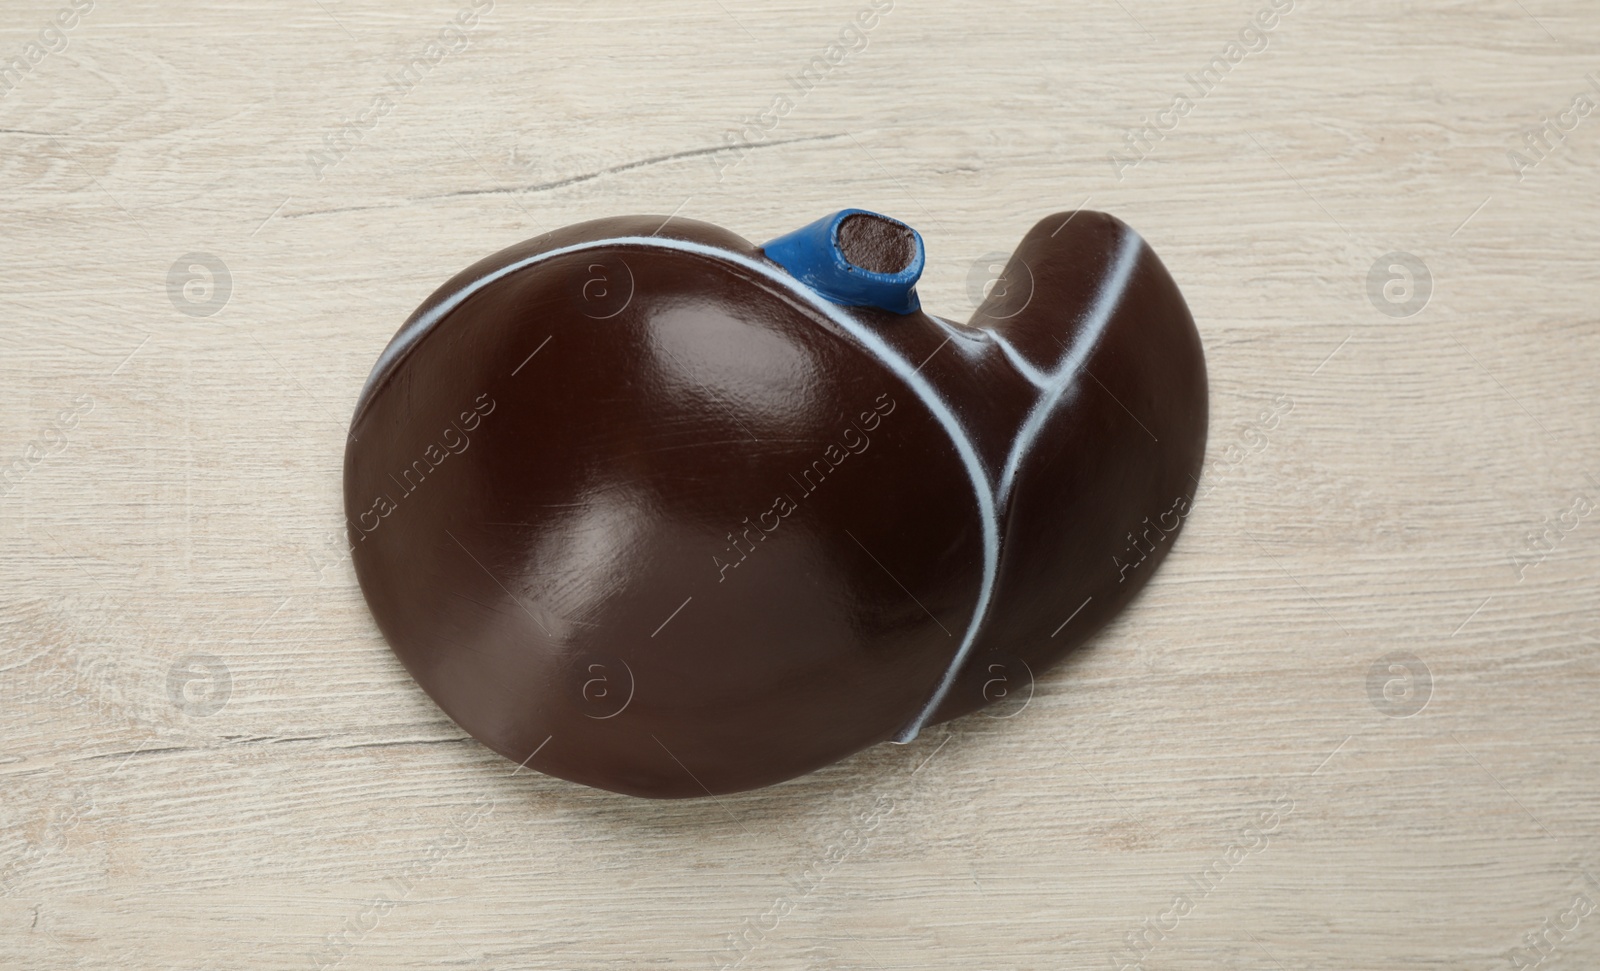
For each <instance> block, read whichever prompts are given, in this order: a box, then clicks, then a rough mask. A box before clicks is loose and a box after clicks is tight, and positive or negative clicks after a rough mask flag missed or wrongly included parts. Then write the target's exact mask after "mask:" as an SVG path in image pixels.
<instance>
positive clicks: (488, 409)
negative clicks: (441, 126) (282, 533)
mask: <svg viewBox="0 0 1600 971" xmlns="http://www.w3.org/2000/svg"><path fill="white" fill-rule="evenodd" d="M923 261H924V251H923V242H922V239H921V237H920V236H919V235H918V234H917V233H916V232H915V231H913V230H912V229H911V228H910V227H908V226H906V225H904V224H903V223H900V222H898V221H895V220H892V219H889V218H886V217H883V216H879V215H876V214H873V213H868V212H863V211H861V210H844V211H842V212H839V213H835V214H833V215H831V216H828V217H825V218H823V219H821V220H818V221H817V222H815V223H812V224H810V225H809V226H806V227H803V228H802V229H800V230H797V231H795V232H793V233H790V234H787V235H785V236H781V237H779V238H777V239H775V240H772V241H770V242H768V243H767V244H766V245H765V246H756V245H753V244H751V243H750V242H748V241H746V240H744V239H742V238H741V237H739V236H737V235H735V234H733V233H731V232H728V231H727V230H724V229H720V228H718V227H716V226H712V225H709V224H706V223H701V222H696V221H693V220H688V219H668V220H663V218H662V217H659V216H648V217H647V216H626V217H616V218H608V219H598V220H594V221H592V222H586V223H581V224H578V225H574V226H569V227H566V228H564V229H560V230H556V231H554V232H550V233H546V234H545V235H542V236H539V237H536V238H534V239H531V240H528V241H526V242H523V243H520V244H517V245H515V246H512V247H510V248H508V249H505V250H502V251H501V252H499V253H496V254H495V255H493V256H490V257H488V258H486V259H484V260H481V261H480V262H478V263H476V264H474V265H473V266H471V267H469V268H467V269H466V270H464V271H462V272H461V273H459V274H457V275H456V276H455V277H454V278H452V279H451V280H450V281H449V282H447V283H446V284H445V285H444V286H443V287H441V288H440V289H439V290H438V291H437V292H435V293H434V294H433V296H431V297H429V298H428V299H427V301H425V302H424V303H423V304H422V306H421V307H419V308H418V309H417V311H416V312H415V313H414V314H413V315H412V316H411V318H410V319H409V320H408V321H407V322H406V323H405V325H404V326H403V327H402V328H401V329H400V331H399V333H398V334H397V335H396V336H395V338H394V339H393V340H392V341H391V342H390V344H389V346H388V347H387V348H386V349H385V350H384V352H383V354H382V355H381V356H380V358H379V360H378V363H377V365H376V366H375V367H374V368H373V371H372V374H371V377H370V378H369V379H368V381H367V384H366V387H365V388H364V390H363V391H362V393H361V397H360V400H359V403H358V404H357V406H356V412H355V418H354V421H353V424H352V429H351V435H350V439H349V444H348V447H347V450H346V453H345V473H344V489H345V504H346V510H347V513H348V521H349V530H350V538H351V544H352V548H353V560H354V563H355V568H356V573H357V576H358V577H359V579H360V583H361V587H362V590H363V592H364V593H365V595H366V598H367V602H368V604H369V605H370V606H371V609H372V614H373V617H374V618H375V619H376V621H377V623H378V626H379V628H380V629H381V630H382V631H383V634H384V636H385V637H386V638H387V639H388V642H389V644H390V645H391V646H392V647H393V649H394V651H395V653H396V654H397V655H398V656H399V658H400V660H401V661H402V662H403V663H404V664H405V666H406V668H407V669H408V670H409V671H410V672H411V674H412V675H413V676H414V677H415V679H416V680H417V682H418V683H419V684H420V685H421V686H422V687H423V689H424V690H426V691H427V692H428V694H429V695H431V696H432V697H433V699H434V700H435V701H436V702H437V703H438V704H439V705H440V706H441V707H442V708H443V709H444V710H445V711H446V712H447V713H448V714H449V715H450V716H451V717H452V718H453V719H455V720H456V721H457V722H458V723H459V724H460V725H461V726H462V727H463V728H465V729H466V730H467V731H468V732H470V733H471V734H472V735H473V736H475V737H476V738H478V739H480V740H481V741H482V742H483V743H484V744H485V745H487V746H489V747H490V748H492V749H494V750H495V751H497V752H499V753H500V754H502V755H504V756H505V757H507V758H509V759H512V760H514V761H516V762H518V763H524V764H526V765H527V766H528V767H529V768H530V769H534V770H537V771H540V772H544V773H548V774H551V775H555V776H560V777H562V778H565V779H570V780H573V781H576V782H580V783H584V784H586V785H590V786H597V787H600V788H604V789H610V790H614V791H617V792H622V793H629V794H633V795H639V796H652V797H693V796H705V795H708V794H721V793H728V792H735V791H739V790H744V789H750V788H754V787H758V786H764V785H769V784H772V783H776V782H781V781H783V780H785V779H789V778H792V777H794V776H797V775H801V774H803V773H806V772H810V771H812V770H814V769H817V768H819V767H821V766H825V765H828V764H829V763H832V762H834V761H837V760H839V759H842V758H844V757H846V756H848V755H850V754H851V753H853V752H856V751H858V750H860V749H862V748H865V747H867V746H870V745H873V744H875V743H878V742H882V741H898V742H905V741H909V740H911V739H913V738H915V737H916V735H917V734H918V732H920V731H922V730H923V729H925V728H927V727H928V726H930V725H934V724H937V723H939V722H943V721H946V720H948V719H951V718H956V717H959V716H961V715H964V714H967V713H969V712H972V711H974V710H975V709H978V708H980V707H982V706H983V705H984V704H986V703H987V702H988V701H991V700H994V699H995V698H997V697H999V696H1001V695H1010V696H1011V697H1012V698H1013V699H1014V698H1015V697H1016V693H1017V692H1018V691H1020V690H1024V689H1027V688H1028V687H1029V686H1030V682H1031V679H1032V678H1033V677H1035V676H1038V675H1041V674H1042V673H1043V672H1044V671H1046V670H1047V669H1048V668H1050V667H1051V665H1053V664H1055V663H1056V662H1057V661H1059V660H1060V659H1061V658H1062V657H1063V656H1065V655H1066V654H1067V653H1068V652H1070V651H1071V650H1072V649H1073V648H1075V647H1077V646H1078V645H1080V644H1082V643H1083V642H1084V641H1085V639H1087V638H1088V637H1089V636H1090V635H1092V634H1093V633H1094V632H1095V631H1096V630H1098V629H1099V628H1100V627H1102V626H1103V625H1104V624H1105V623H1106V621H1108V620H1109V619H1110V618H1111V617H1112V616H1114V615H1115V614H1116V613H1117V612H1118V611H1119V610H1120V609H1121V608H1122V607H1123V606H1124V605H1125V604H1126V603H1127V602H1128V600H1129V599H1130V598H1131V597H1132V596H1133V595H1134V593H1135V592H1136V591H1137V590H1138V589H1139V588H1140V587H1141V586H1142V585H1143V584H1144V583H1145V582H1146V581H1147V580H1148V579H1149V578H1150V576H1151V573H1152V571H1153V570H1154V568H1155V566H1156V565H1157V563H1158V562H1159V561H1160V560H1161V558H1162V557H1163V556H1164V555H1165V554H1166V552H1167V551H1168V550H1169V549H1171V547H1172V544H1173V540H1174V539H1175V538H1176V535H1177V532H1178V530H1179V528H1180V527H1181V526H1182V524H1183V522H1184V520H1185V518H1186V517H1187V515H1188V513H1189V510H1190V502H1191V500H1192V498H1193V494H1194V489H1195V486H1196V478H1197V477H1198V475H1199V474H1200V466H1201V461H1202V458H1203V455H1204V451H1205V438H1206V419H1207V390H1206V374H1205V361H1204V356H1203V353H1202V350H1201V346H1200V339H1199V335H1198V333H1197V332H1196V329H1195V326H1194V322H1193V320H1192V318H1191V317H1190V314H1189V311H1188V308H1187V307H1186V306H1185V304H1184V301H1183V297H1182V295H1181V294H1180V293H1179V291H1178V287H1177V285H1176V284H1175V283H1174V282H1173V280H1172V277H1171V276H1170V275H1169V274H1168V273H1167V270H1166V268H1165V267H1164V266H1163V265H1162V264H1161V261H1160V260H1159V259H1157V257H1156V255H1155V253H1154V252H1152V251H1151V249H1150V247H1149V246H1148V245H1147V244H1146V243H1145V242H1144V240H1143V239H1142V238H1141V237H1140V236H1139V235H1138V234H1137V233H1136V232H1134V231H1133V230H1132V229H1131V228H1129V227H1128V226H1127V225H1126V224H1124V223H1122V222H1121V221H1119V220H1117V219H1116V218H1114V217H1112V216H1109V215H1105V214H1103V213H1098V212H1092V211H1087V210H1084V211H1078V212H1073V213H1060V214H1057V215H1054V216H1050V217H1048V218H1046V219H1044V220H1042V221H1041V222H1040V223H1039V224H1038V225H1036V226H1035V227H1034V228H1033V229H1032V230H1031V231H1030V232H1029V233H1028V234H1027V236H1025V237H1024V238H1023V240H1022V242H1021V244H1020V245H1019V246H1018V247H1017V249H1016V251H1015V253H1014V254H1013V256H1012V257H1011V261H1010V263H1009V264H1008V265H1007V267H1006V270H1005V272H1004V273H1003V274H1002V277H1001V279H1002V280H1003V281H1004V283H1003V285H1002V286H999V287H996V289H995V291H994V292H993V293H991V294H990V295H989V296H988V298H987V299H986V300H985V302H984V303H983V304H982V305H981V306H980V307H979V308H978V310H977V312H976V313H975V314H974V315H973V317H972V319H971V320H969V321H968V322H967V323H965V324H959V323H955V322H953V321H949V320H945V319H943V318H940V317H936V316H932V315H929V314H927V313H925V312H923V311H922V310H921V308H920V301H919V300H918V297H917V294H916V290H915V283H916V281H917V278H918V276H919V275H920V274H921V272H922V267H923ZM1011 724H1013V725H1021V724H1024V722H1013V723H1011ZM1039 744H1041V745H1043V744H1050V743H1049V742H1048V741H1047V740H1043V739H1041V740H1040V742H1039Z"/></svg>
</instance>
